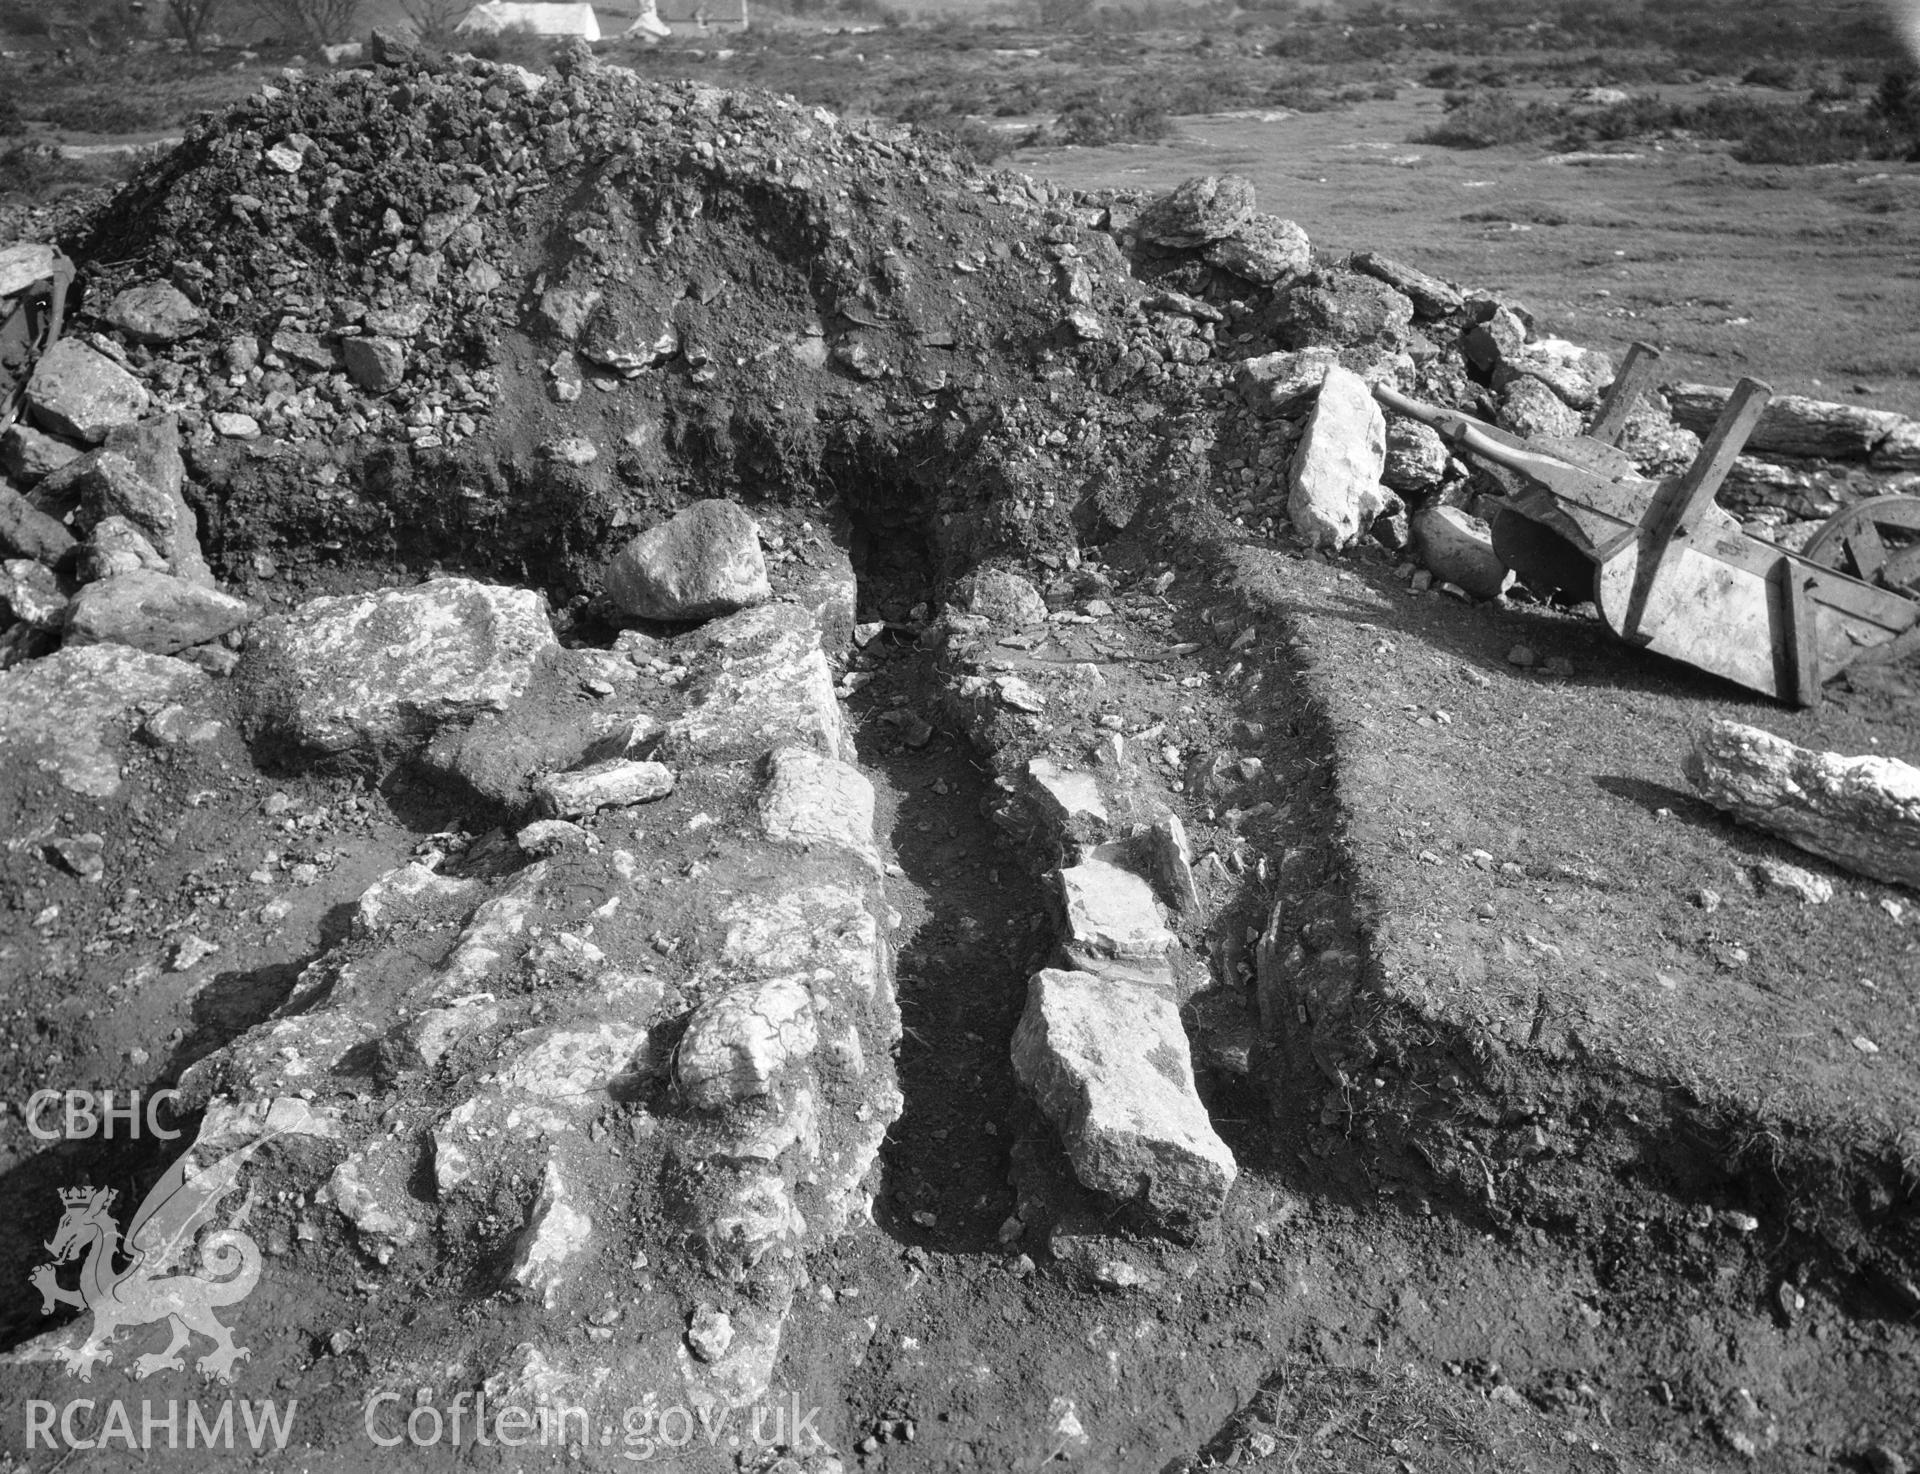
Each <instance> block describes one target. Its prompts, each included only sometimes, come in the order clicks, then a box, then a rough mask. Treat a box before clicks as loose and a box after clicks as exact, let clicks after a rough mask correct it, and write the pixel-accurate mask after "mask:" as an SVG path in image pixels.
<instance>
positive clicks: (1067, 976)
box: [1013, 968, 1238, 1228]
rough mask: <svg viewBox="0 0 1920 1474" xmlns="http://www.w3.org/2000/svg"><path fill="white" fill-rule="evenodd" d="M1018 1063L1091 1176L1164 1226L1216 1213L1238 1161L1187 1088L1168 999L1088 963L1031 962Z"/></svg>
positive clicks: (1181, 1038)
mask: <svg viewBox="0 0 1920 1474" xmlns="http://www.w3.org/2000/svg"><path fill="white" fill-rule="evenodd" d="M1013 1067H1014V1073H1015V1074H1016V1075H1017V1076H1018V1077H1019V1079H1020V1083H1021V1084H1022V1085H1024V1086H1025V1087H1026V1088H1027V1089H1028V1090H1029V1091H1031V1092H1032V1093H1033V1095H1034V1098H1035V1099H1036V1100H1037V1101H1038V1102H1039V1104H1040V1108H1041V1110H1042V1111H1043V1112H1045V1114H1046V1116H1047V1118H1048V1119H1049V1120H1051V1121H1052V1122H1053V1123H1054V1126H1055V1127H1056V1128H1057V1129H1058V1130H1059V1132H1060V1137H1061V1141H1062V1144H1063V1145H1064V1146H1065V1148H1066V1152H1067V1157H1068V1159H1069V1160H1070V1161H1071V1162H1072V1163H1073V1170H1074V1175H1075V1176H1076V1177H1078V1178H1079V1179H1080V1181H1081V1182H1082V1183H1083V1184H1085V1185H1086V1186H1087V1187H1090V1188H1092V1189H1093V1190H1094V1191H1096V1192H1101V1193H1106V1194H1107V1195H1109V1196H1111V1197H1114V1198H1119V1199H1121V1200H1123V1201H1126V1202H1130V1203H1138V1204H1140V1205H1141V1206H1142V1207H1144V1208H1145V1210H1146V1211H1147V1213H1148V1214H1149V1215H1150V1216H1151V1217H1153V1218H1154V1219H1155V1220H1156V1221H1158V1222H1160V1223H1162V1224H1164V1225H1166V1226H1169V1227H1175V1228H1191V1227H1195V1226H1198V1225H1199V1224H1201V1223H1204V1222H1206V1221H1208V1220H1210V1219H1212V1218H1214V1217H1216V1216H1217V1215H1218V1214H1219V1212H1220V1209H1221V1207H1222V1205H1223V1204H1224V1203H1225V1201H1226V1196H1227V1192H1228V1189H1230V1188H1231V1187H1232V1186H1233V1180H1234V1177H1235V1175H1236V1173H1237V1171H1238V1168H1237V1167H1236V1165H1235V1163H1234V1160H1233V1153H1232V1152H1231V1151H1230V1150H1228V1148H1227V1144H1226V1143H1225V1142H1223V1141H1222V1140H1221V1139H1220V1138H1219V1136H1218V1135H1217V1134H1216V1133H1215V1131H1214V1129H1213V1124H1212V1122H1211V1121H1209V1120H1208V1119H1207V1112H1206V1107H1205V1106H1203V1105H1202V1104H1201V1103H1200V1097H1199V1095H1198V1093H1197V1092H1196V1091H1195V1089H1194V1083H1193V1062H1192V1058H1191V1056H1190V1055H1189V1053H1188V1049H1187V1036H1186V1034H1185V1033H1184V1032H1182V1030H1181V1027H1180V1013H1179V1010H1178V1009H1177V1008H1176V1007H1175V1005H1174V1003H1173V1000H1172V999H1171V998H1169V997H1167V996H1165V995H1164V994H1161V993H1159V992H1157V991H1155V990H1153V989H1150V988H1144V987H1140V986H1137V985H1134V984H1131V983H1126V982H1119V981H1115V980H1112V979H1107V978H1099V977H1095V976H1093V975H1092V974H1091V973H1084V972H1062V971H1058V970H1055V969H1052V968H1049V969H1047V970H1045V971H1043V972H1039V973H1036V974H1035V975H1034V978H1033V980H1032V982H1030V983H1029V984H1028V985H1027V1007H1026V1012H1025V1013H1024V1014H1023V1015H1022V1016H1021V1019H1020V1025H1019V1027H1018V1028H1017V1029H1016V1030H1015V1031H1014V1036H1013Z"/></svg>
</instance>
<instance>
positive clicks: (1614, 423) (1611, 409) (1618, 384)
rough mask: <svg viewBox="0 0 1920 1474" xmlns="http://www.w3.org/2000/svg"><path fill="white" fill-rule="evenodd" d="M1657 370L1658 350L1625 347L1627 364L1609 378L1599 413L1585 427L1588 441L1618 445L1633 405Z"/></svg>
mask: <svg viewBox="0 0 1920 1474" xmlns="http://www.w3.org/2000/svg"><path fill="white" fill-rule="evenodd" d="M1659 370H1660V350H1659V349H1658V348H1655V347H1654V346H1653V345H1652V344H1651V343H1635V344H1633V345H1632V346H1631V347H1629V348H1628V349H1627V361H1626V362H1625V363H1623V364H1621V365H1620V372H1619V373H1617V374H1615V375H1614V376H1613V387H1612V388H1610V389H1608V390H1607V397H1606V398H1605V399H1604V400H1602V401H1601V404H1600V410H1599V413H1597V414H1596V415H1594V417H1593V423H1592V424H1591V425H1589V426H1588V427H1587V436H1588V438H1589V439H1591V440H1604V441H1605V442H1606V443H1607V444H1608V445H1618V444H1619V443H1620V437H1621V436H1622V435H1624V434H1625V433H1626V429H1627V419H1628V417H1629V416H1630V415H1632V413H1633V407H1634V405H1635V404H1636V403H1638V402H1639V399H1640V396H1641V395H1642V394H1644V393H1646V391H1647V390H1648V389H1649V388H1651V387H1652V385H1653V376H1654V375H1655V374H1656V373H1658V372H1659Z"/></svg>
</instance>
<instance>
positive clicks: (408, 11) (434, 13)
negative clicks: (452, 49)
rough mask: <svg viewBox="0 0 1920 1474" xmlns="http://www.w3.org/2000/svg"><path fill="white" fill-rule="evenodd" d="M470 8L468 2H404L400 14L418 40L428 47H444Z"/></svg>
mask: <svg viewBox="0 0 1920 1474" xmlns="http://www.w3.org/2000/svg"><path fill="white" fill-rule="evenodd" d="M470 8H471V5H470V3H469V0H406V4H405V5H403V6H402V7H401V12H402V13H403V14H404V15H405V16H406V18H407V19H408V21H410V22H411V23H412V25H413V32H414V35H416V36H417V37H419V38H420V40H422V41H424V42H425V43H426V44H427V45H429V46H444V45H446V43H447V42H448V41H450V40H452V39H453V28H454V27H455V26H457V25H459V24H460V18H461V17H462V16H464V15H465V14H466V13H467V11H468V10H469V9H470Z"/></svg>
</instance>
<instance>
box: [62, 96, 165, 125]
mask: <svg viewBox="0 0 1920 1474" xmlns="http://www.w3.org/2000/svg"><path fill="white" fill-rule="evenodd" d="M44 116H45V117H46V120H47V121H48V122H49V123H51V124H53V126H54V127H56V128H65V129H67V130H68V131H70V132H74V133H143V132H145V131H147V130H148V129H150V128H162V127H165V126H166V125H167V124H169V123H173V122H177V121H179V119H178V117H177V116H176V115H175V114H174V113H173V112H172V111H171V110H169V109H165V108H162V107H159V106H156V105H155V104H153V103H151V102H147V101H143V100H141V99H139V98H134V97H127V96H120V97H114V96H100V97H92V98H85V99H82V98H68V99H63V100H61V101H59V102H56V103H52V104H50V105H49V106H48V107H47V108H46V109H45V110H44Z"/></svg>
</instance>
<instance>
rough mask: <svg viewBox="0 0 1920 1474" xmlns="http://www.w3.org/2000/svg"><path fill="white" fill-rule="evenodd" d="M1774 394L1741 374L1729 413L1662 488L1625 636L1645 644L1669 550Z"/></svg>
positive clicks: (1692, 524) (1698, 518) (1700, 514)
mask: <svg viewBox="0 0 1920 1474" xmlns="http://www.w3.org/2000/svg"><path fill="white" fill-rule="evenodd" d="M1772 395H1773V390H1772V388H1770V387H1769V386H1768V385H1766V384H1763V383H1761V382H1760V381H1759V380H1758V379H1742V380H1741V381H1740V382H1739V383H1738V384H1736V385H1735V386H1734V390H1733V398H1732V400H1731V401H1729V403H1728V405H1727V412H1726V413H1725V414H1723V415H1722V416H1721V417H1720V422H1719V423H1718V424H1717V425H1715V426H1714V427H1713V433H1712V434H1711V435H1709V436H1708V437H1707V440H1706V443H1705V444H1704V445H1702V446H1701V447H1700V454H1699V455H1697V456H1695V457H1694V459H1693V464H1692V465H1691V466H1689V467H1687V469H1686V470H1685V472H1683V473H1682V474H1681V475H1680V476H1678V477H1676V478H1675V479H1674V480H1672V481H1670V482H1668V483H1667V484H1666V485H1665V486H1663V487H1662V488H1661V489H1660V494H1659V495H1658V497H1656V498H1655V501H1654V504H1653V506H1652V508H1651V509H1650V510H1649V512H1648V516H1647V521H1646V524H1645V525H1646V529H1647V538H1646V540H1645V541H1644V542H1643V543H1642V544H1641V554H1640V557H1639V559H1638V560H1637V565H1636V569H1637V576H1636V578H1635V580H1634V587H1633V596H1632V599H1631V601H1630V602H1629V605H1628V608H1627V611H1626V615H1625V627H1624V628H1623V629H1622V630H1621V634H1622V636H1623V637H1625V638H1626V639H1630V640H1637V641H1641V642H1643V643H1644V642H1645V641H1646V640H1647V639H1648V638H1650V637H1651V635H1652V633H1653V630H1654V628H1655V626H1657V624H1658V623H1659V620H1660V618H1661V615H1660V611H1659V607H1658V605H1659V601H1660V596H1659V587H1660V581H1661V573H1662V571H1663V569H1664V568H1665V565H1666V563H1667V560H1668V557H1669V554H1670V551H1671V550H1673V549H1674V547H1675V545H1676V544H1677V543H1679V542H1681V541H1683V540H1684V539H1685V538H1686V537H1687V535H1688V534H1689V533H1690V532H1692V531H1693V530H1695V529H1696V528H1700V527H1702V525H1703V524H1704V522H1705V515H1706V512H1707V509H1708V508H1709V507H1711V506H1712V505H1713V498H1714V493H1716V492H1717V491H1719V489H1720V483H1721V482H1722V481H1724V480H1725V479H1726V476H1727V472H1728V471H1729V470H1731V469H1732V468H1733V462H1734V459H1735V458H1736V457H1737V456H1738V455H1739V454H1740V450H1741V447H1742V446H1744V445H1745V444H1746V443H1747V436H1748V435H1750V434H1752V433H1753V427H1754V426H1755V425H1757V424H1759V423H1760V416H1761V415H1762V414H1764V413H1765V412H1766V408H1767V400H1768V399H1769V398H1771V397H1772Z"/></svg>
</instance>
